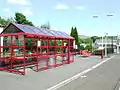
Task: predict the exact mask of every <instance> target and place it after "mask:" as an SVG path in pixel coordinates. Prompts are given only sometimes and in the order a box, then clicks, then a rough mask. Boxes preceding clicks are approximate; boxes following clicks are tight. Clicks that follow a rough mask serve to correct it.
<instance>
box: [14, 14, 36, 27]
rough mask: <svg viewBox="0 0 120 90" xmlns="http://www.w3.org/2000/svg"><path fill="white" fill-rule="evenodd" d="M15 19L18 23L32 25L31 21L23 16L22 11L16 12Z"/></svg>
mask: <svg viewBox="0 0 120 90" xmlns="http://www.w3.org/2000/svg"><path fill="white" fill-rule="evenodd" d="M15 20H16V23H18V24H26V25H30V26H34V25H33V23H32V22H30V21H29V20H27V19H26V16H24V15H23V14H22V13H18V12H16V13H15Z"/></svg>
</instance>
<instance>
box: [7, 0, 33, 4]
mask: <svg viewBox="0 0 120 90" xmlns="http://www.w3.org/2000/svg"><path fill="white" fill-rule="evenodd" d="M7 2H8V3H11V4H19V5H31V2H30V0H7Z"/></svg>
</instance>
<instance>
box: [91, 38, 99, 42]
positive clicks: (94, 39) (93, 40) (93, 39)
mask: <svg viewBox="0 0 120 90" xmlns="http://www.w3.org/2000/svg"><path fill="white" fill-rule="evenodd" d="M91 39H92V42H93V43H95V41H96V40H97V39H99V37H98V36H92V37H91Z"/></svg>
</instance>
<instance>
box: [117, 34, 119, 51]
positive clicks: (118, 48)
mask: <svg viewBox="0 0 120 90" xmlns="http://www.w3.org/2000/svg"><path fill="white" fill-rule="evenodd" d="M117 53H120V52H119V35H117Z"/></svg>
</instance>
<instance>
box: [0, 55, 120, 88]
mask: <svg viewBox="0 0 120 90" xmlns="http://www.w3.org/2000/svg"><path fill="white" fill-rule="evenodd" d="M118 57H119V56H116V59H115V60H114V61H113V60H110V62H111V61H112V63H110V66H106V67H110V70H113V72H115V69H116V68H117V69H118V68H119V66H118V64H119V60H118ZM104 60H105V59H101V58H100V57H99V56H91V57H85V58H83V57H80V56H79V55H78V56H76V61H75V62H73V63H71V64H66V65H63V66H60V67H56V68H52V69H48V70H44V71H39V72H35V71H33V70H31V69H27V74H26V75H25V76H22V75H18V74H11V73H8V72H3V71H0V90H47V89H48V88H50V87H52V86H54V85H56V84H58V83H60V82H61V81H64V80H66V79H68V78H70V77H72V76H74V75H76V74H78V73H80V72H82V71H84V70H86V69H88V68H90V67H92V66H94V65H96V64H98V63H100V62H101V61H104ZM114 64H116V65H114ZM108 65H109V64H108ZM112 67H114V68H112ZM103 69H104V70H106V68H105V66H103ZM103 69H101V70H100V71H101V72H103V73H105V72H104V70H103ZM110 70H109V71H110ZM117 71H119V70H117ZM92 72H93V73H95V74H94V76H95V75H96V76H95V77H94V76H92V75H93V73H92ZM92 72H90V73H89V75H86V76H87V77H86V78H85V79H81V78H79V79H77V80H75V81H72V82H71V83H69V84H67V85H66V86H63V87H61V88H59V89H60V90H90V89H89V88H87V89H84V88H82V87H83V85H85V86H86V85H88V87H90V85H89V84H87V82H90V81H91V80H95V79H96V77H97V76H99V74H100V75H102V74H101V73H99V74H98V73H97V72H96V70H93V71H92ZM109 73H110V72H109ZM109 73H107V75H108V77H109V78H111V77H112V76H111V77H110V76H109ZM113 74H114V73H113ZM118 74H119V73H118ZM115 75H116V76H117V74H116V73H115ZM88 76H90V78H88ZM106 77H107V76H106ZM94 78H95V79H94ZM107 79H108V78H107ZM96 80H97V79H96ZM101 80H102V79H101ZM91 84H94V83H91ZM77 85H78V86H79V87H78V86H77ZM77 87H78V88H77ZM80 88H81V89H80ZM91 90H94V89H91ZM96 90H99V89H96ZM101 90H102V89H101ZM106 90H108V89H106Z"/></svg>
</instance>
